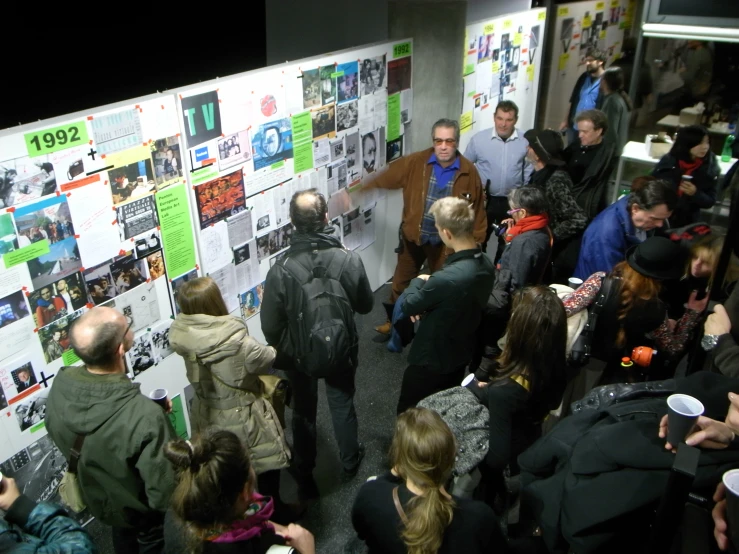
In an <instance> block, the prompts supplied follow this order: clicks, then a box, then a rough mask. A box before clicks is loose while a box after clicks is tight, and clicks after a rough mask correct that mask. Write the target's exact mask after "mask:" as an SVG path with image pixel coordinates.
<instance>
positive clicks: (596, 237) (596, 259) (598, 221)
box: [575, 196, 642, 281]
mask: <svg viewBox="0 0 739 554" xmlns="http://www.w3.org/2000/svg"><path fill="white" fill-rule="evenodd" d="M628 199H629V197H628V196H624V197H623V198H621V199H620V200H618V201H617V202H614V203H613V204H611V205H610V206H608V207H607V208H606V209H605V210H603V211H602V212H600V213H599V214H598V215H597V216H596V217H595V219H594V220H593V221H591V222H590V225H588V227H587V229H585V234H584V235H583V237H582V246H581V247H580V257H579V258H578V259H577V267H575V277H578V278H580V279H582V280H583V281H584V280H586V279H587V278H588V277H590V276H591V275H592V274H593V273H597V272H598V271H605V272H606V273H608V272H609V271H611V270H612V269H613V266H615V265H616V264H617V263H618V262H620V261H623V260H625V259H626V251H627V250H628V249H629V247H631V246H633V245H635V244H639V243H640V242H642V240H641V239H639V237H637V235H636V227H634V224H633V223H632V222H631V216H630V215H629V213H628V207H627V205H626V203H627V202H628Z"/></svg>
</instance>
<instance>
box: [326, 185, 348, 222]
mask: <svg viewBox="0 0 739 554" xmlns="http://www.w3.org/2000/svg"><path fill="white" fill-rule="evenodd" d="M351 203H352V202H351V198H350V196H349V192H348V191H347V190H346V189H345V188H343V189H341V190H338V191H337V192H335V193H334V194H332V195H331V197H330V198H329V199H328V218H329V219H333V218H335V217H336V216H339V215H341V214H343V213H345V212H347V211H349V210H350V209H351Z"/></svg>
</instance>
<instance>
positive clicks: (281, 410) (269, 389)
mask: <svg viewBox="0 0 739 554" xmlns="http://www.w3.org/2000/svg"><path fill="white" fill-rule="evenodd" d="M258 377H259V380H260V381H261V382H262V385H264V398H265V399H266V400H267V402H269V403H270V404H271V405H272V408H274V410H275V413H276V414H277V419H278V420H279V421H280V425H282V428H283V429H284V428H285V406H289V405H290V400H291V396H292V395H291V392H292V391H291V389H290V382H289V381H288V380H287V379H285V378H283V377H279V376H278V375H269V374H267V375H259V376H258Z"/></svg>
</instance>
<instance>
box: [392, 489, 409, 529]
mask: <svg viewBox="0 0 739 554" xmlns="http://www.w3.org/2000/svg"><path fill="white" fill-rule="evenodd" d="M393 502H394V503H395V509H396V510H398V515H399V516H400V519H401V521H402V522H403V523H404V524H405V525H408V516H407V515H405V511H404V510H403V505H402V504H401V503H400V498H398V487H397V486H396V487H395V488H394V489H393Z"/></svg>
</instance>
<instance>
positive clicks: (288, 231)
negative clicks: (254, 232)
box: [257, 223, 293, 262]
mask: <svg viewBox="0 0 739 554" xmlns="http://www.w3.org/2000/svg"><path fill="white" fill-rule="evenodd" d="M292 234H293V226H292V223H287V224H285V225H283V226H282V227H280V228H278V229H273V230H272V231H270V232H269V233H267V234H266V235H262V236H261V237H257V259H258V260H259V261H260V262H261V261H262V260H264V259H266V258H268V257H270V256H272V255H273V254H277V253H278V252H280V251H282V250H285V249H287V248H288V247H289V246H290V237H292Z"/></svg>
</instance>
